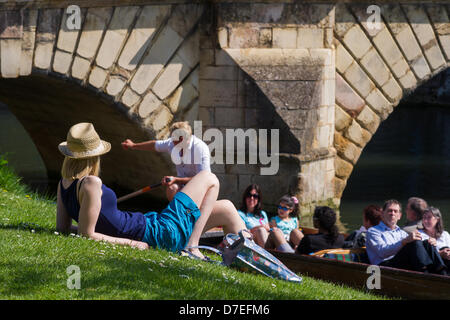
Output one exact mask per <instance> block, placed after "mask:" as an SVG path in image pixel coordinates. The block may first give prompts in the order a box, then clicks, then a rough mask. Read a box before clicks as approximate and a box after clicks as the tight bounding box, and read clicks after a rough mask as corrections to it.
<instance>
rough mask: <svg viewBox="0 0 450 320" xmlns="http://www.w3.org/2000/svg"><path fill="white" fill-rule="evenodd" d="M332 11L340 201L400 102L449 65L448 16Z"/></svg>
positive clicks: (355, 7)
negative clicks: (377, 17) (374, 19)
mask: <svg viewBox="0 0 450 320" xmlns="http://www.w3.org/2000/svg"><path fill="white" fill-rule="evenodd" d="M380 8H381V15H382V20H381V21H380V22H379V26H378V27H377V28H370V27H369V24H368V23H367V21H369V19H368V17H369V15H370V13H367V11H366V9H367V5H362V4H352V3H349V4H339V5H337V6H336V26H335V29H334V35H335V37H334V38H335V40H334V41H335V47H336V104H335V112H336V113H335V117H336V119H335V133H334V146H335V148H336V150H337V156H336V159H335V173H336V176H335V193H336V197H337V198H338V199H340V197H341V196H342V193H343V191H344V189H345V187H346V183H347V180H348V178H349V177H350V175H351V173H352V171H353V167H354V166H355V164H356V162H357V161H358V159H359V157H360V155H361V152H363V149H364V147H365V146H366V145H367V143H368V142H369V141H370V139H371V138H372V136H373V135H374V134H375V132H376V131H377V129H378V127H379V125H380V123H381V122H382V121H383V120H385V119H386V118H387V117H388V116H389V115H390V114H391V113H392V112H393V111H394V109H395V107H396V106H397V105H398V104H399V102H400V101H401V100H402V98H403V97H405V96H407V95H408V94H410V93H411V92H413V91H414V90H415V89H416V88H417V87H419V86H420V85H422V84H424V83H425V82H426V81H428V80H429V79H430V78H432V77H434V76H436V75H437V74H439V73H440V72H442V71H444V70H446V69H447V68H448V66H449V63H450V37H449V32H448V26H449V18H448V17H449V16H448V14H447V7H446V5H443V4H442V5H441V4H422V5H419V4H386V5H380Z"/></svg>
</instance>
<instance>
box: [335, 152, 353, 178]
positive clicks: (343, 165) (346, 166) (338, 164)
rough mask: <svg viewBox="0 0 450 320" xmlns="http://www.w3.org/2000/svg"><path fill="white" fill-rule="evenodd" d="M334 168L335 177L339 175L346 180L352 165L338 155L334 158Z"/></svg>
mask: <svg viewBox="0 0 450 320" xmlns="http://www.w3.org/2000/svg"><path fill="white" fill-rule="evenodd" d="M334 168H335V173H336V177H339V178H341V179H343V180H347V179H348V178H349V177H350V175H351V173H352V171H353V165H352V164H351V163H350V162H348V161H346V160H344V159H342V158H340V157H336V158H335V160H334Z"/></svg>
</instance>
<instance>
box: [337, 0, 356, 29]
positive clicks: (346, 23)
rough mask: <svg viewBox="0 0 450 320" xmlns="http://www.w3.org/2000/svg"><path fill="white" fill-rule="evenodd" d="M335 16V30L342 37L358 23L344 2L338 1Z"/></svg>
mask: <svg viewBox="0 0 450 320" xmlns="http://www.w3.org/2000/svg"><path fill="white" fill-rule="evenodd" d="M335 16H336V17H335V23H336V25H335V31H336V34H337V35H338V37H340V38H342V37H344V36H345V34H346V33H347V32H348V31H349V30H350V29H351V28H352V27H353V26H354V25H355V24H356V20H355V18H354V17H353V15H352V14H351V13H350V12H349V11H348V10H347V8H346V4H345V3H343V2H338V3H336V6H335Z"/></svg>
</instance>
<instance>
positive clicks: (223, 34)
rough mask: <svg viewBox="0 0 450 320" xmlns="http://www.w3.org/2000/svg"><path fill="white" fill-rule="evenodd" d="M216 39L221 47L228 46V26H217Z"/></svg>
mask: <svg viewBox="0 0 450 320" xmlns="http://www.w3.org/2000/svg"><path fill="white" fill-rule="evenodd" d="M208 40H209V39H208ZM217 40H218V42H219V46H220V47H221V48H228V28H219V29H218V30H217Z"/></svg>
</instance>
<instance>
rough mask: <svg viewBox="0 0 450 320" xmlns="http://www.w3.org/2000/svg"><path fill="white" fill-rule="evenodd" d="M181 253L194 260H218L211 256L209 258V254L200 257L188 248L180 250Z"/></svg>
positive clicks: (213, 261)
mask: <svg viewBox="0 0 450 320" xmlns="http://www.w3.org/2000/svg"><path fill="white" fill-rule="evenodd" d="M180 255H181V256H182V257H188V258H191V259H194V260H200V261H206V262H211V263H217V261H215V260H212V259H211V258H209V257H208V256H203V258H200V257H199V256H197V255H195V254H193V253H192V252H190V251H189V250H188V249H183V250H181V251H180Z"/></svg>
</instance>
